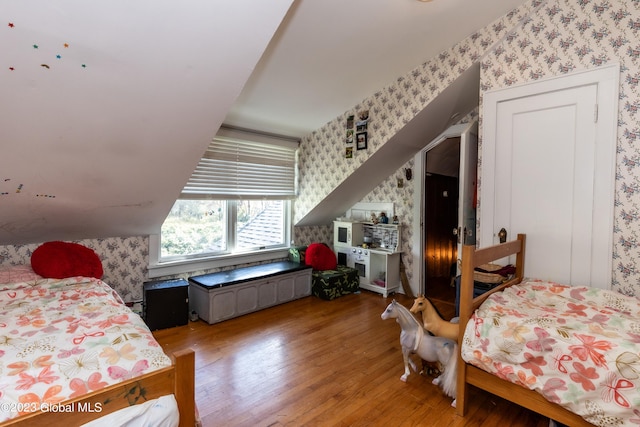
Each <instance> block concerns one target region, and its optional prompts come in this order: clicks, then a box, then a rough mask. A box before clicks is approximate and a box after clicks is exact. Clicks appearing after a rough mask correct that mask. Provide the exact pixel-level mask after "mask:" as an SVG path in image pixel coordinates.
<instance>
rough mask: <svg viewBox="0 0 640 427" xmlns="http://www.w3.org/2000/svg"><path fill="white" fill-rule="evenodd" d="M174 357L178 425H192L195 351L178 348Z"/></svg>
mask: <svg viewBox="0 0 640 427" xmlns="http://www.w3.org/2000/svg"><path fill="white" fill-rule="evenodd" d="M173 357H174V358H175V375H174V381H175V383H174V394H175V397H176V401H177V403H178V411H179V412H180V424H179V425H180V427H193V426H195V423H196V403H195V352H194V351H193V350H191V349H190V348H189V349H186V350H179V351H176V352H175V353H173Z"/></svg>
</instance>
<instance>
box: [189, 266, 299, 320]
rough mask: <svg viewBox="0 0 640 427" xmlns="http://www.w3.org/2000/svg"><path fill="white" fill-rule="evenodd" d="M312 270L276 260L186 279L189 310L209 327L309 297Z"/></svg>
mask: <svg viewBox="0 0 640 427" xmlns="http://www.w3.org/2000/svg"><path fill="white" fill-rule="evenodd" d="M311 271H312V269H311V267H310V266H308V265H304V264H301V263H297V262H291V261H278V262H272V263H268V264H260V265H254V266H250V267H242V268H237V269H234V270H225V271H219V272H216V273H210V274H203V275H199V276H192V277H189V311H190V312H191V311H195V312H196V313H197V314H198V316H199V317H200V318H201V319H203V320H204V321H205V322H207V323H209V324H213V323H218V322H222V321H223V320H227V319H231V318H234V317H238V316H242V315H243V314H248V313H252V312H254V311H258V310H262V309H264V308H267V307H271V306H274V305H277V304H282V303H285V302H288V301H293V300H295V299H298V298H302V297H305V296H309V295H311Z"/></svg>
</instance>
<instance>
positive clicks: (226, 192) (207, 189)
mask: <svg viewBox="0 0 640 427" xmlns="http://www.w3.org/2000/svg"><path fill="white" fill-rule="evenodd" d="M297 148H298V142H297V140H292V139H288V138H284V137H278V136H274V135H267V134H259V133H254V132H251V131H246V130H241V129H233V128H228V127H224V126H223V127H221V128H220V130H219V131H218V134H217V135H216V136H215V138H213V141H211V143H210V144H209V147H208V148H207V151H206V152H205V153H204V155H203V156H202V159H200V162H199V163H198V166H197V167H196V170H195V171H194V172H193V174H192V175H191V178H189V181H188V182H187V185H186V186H185V187H184V189H183V190H182V195H181V198H182V199H234V198H235V199H279V200H281V199H290V198H294V197H295V195H296V150H297Z"/></svg>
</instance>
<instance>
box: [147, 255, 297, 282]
mask: <svg viewBox="0 0 640 427" xmlns="http://www.w3.org/2000/svg"><path fill="white" fill-rule="evenodd" d="M288 254H289V249H288V248H280V249H270V250H264V251H260V252H252V253H247V254H234V255H223V256H217V257H211V258H199V259H191V260H181V261H170V262H155V263H151V262H152V260H151V257H150V260H149V261H150V264H149V267H148V272H149V279H155V278H158V277H163V276H172V275H176V274H183V273H192V272H197V271H202V270H211V269H214V268H223V267H229V266H233V265H240V264H249V263H254V262H262V261H269V260H278V259H282V258H286V257H287V256H288ZM150 255H151V254H150ZM156 259H157V258H156Z"/></svg>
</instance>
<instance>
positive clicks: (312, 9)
mask: <svg viewBox="0 0 640 427" xmlns="http://www.w3.org/2000/svg"><path fill="white" fill-rule="evenodd" d="M524 2H525V1H524V0H482V1H479V0H432V1H430V2H421V1H417V0H346V1H345V0H296V1H295V2H294V4H293V6H292V7H291V9H290V10H289V13H288V14H287V16H286V18H285V20H284V22H283V24H282V25H281V26H280V28H279V30H278V32H277V33H276V36H275V37H274V39H273V40H272V41H271V43H270V44H269V47H268V48H267V50H266V52H265V54H264V55H263V56H262V58H261V60H260V62H259V63H258V65H257V67H256V69H255V71H254V72H253V73H252V75H251V78H250V79H249V81H248V82H247V84H246V85H245V87H244V89H243V91H242V93H241V94H240V96H239V97H238V99H237V100H236V102H235V103H234V105H233V107H232V108H231V110H230V111H229V114H228V115H227V117H226V119H225V122H226V123H227V124H230V125H235V126H239V127H245V128H250V129H258V130H262V131H266V132H274V133H280V134H285V135H291V136H298V137H302V136H304V135H306V134H308V133H310V132H312V131H314V130H316V129H318V128H320V127H321V126H323V125H324V124H326V123H328V122H329V121H331V120H333V119H334V118H336V117H338V116H339V115H341V114H342V113H344V112H345V111H347V110H349V109H350V108H352V107H353V106H354V105H356V104H358V103H359V102H361V101H362V100H363V99H365V98H367V97H369V96H371V95H373V94H374V93H375V92H377V91H378V90H380V89H382V88H383V87H386V86H388V85H389V84H391V83H393V82H394V81H395V80H396V79H397V78H399V77H401V76H404V75H405V74H407V73H408V72H410V71H411V70H412V69H414V68H416V67H417V66H419V65H421V64H422V63H423V62H425V61H426V60H428V59H430V58H432V57H434V56H436V55H438V54H439V53H440V52H442V51H444V50H445V49H447V48H449V47H451V46H453V45H454V44H455V43H456V42H458V41H460V40H462V39H464V38H465V37H467V36H469V35H470V34H472V33H474V32H475V31H477V30H479V29H481V28H484V27H486V26H487V25H488V24H490V23H492V22H493V21H494V20H496V19H497V18H499V17H501V16H503V15H505V14H506V13H508V12H510V11H511V10H513V9H515V8H516V7H517V6H519V5H521V4H523V3H524Z"/></svg>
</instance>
